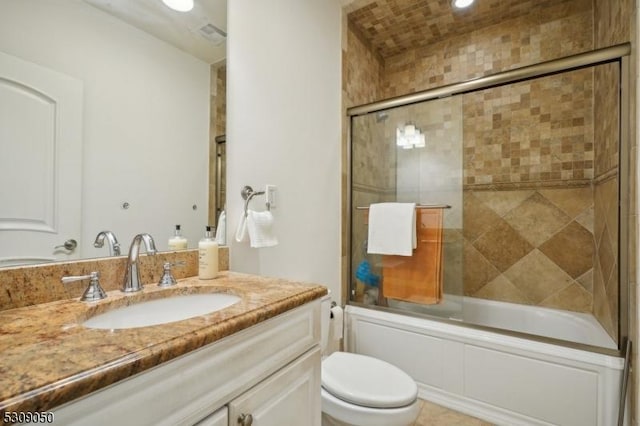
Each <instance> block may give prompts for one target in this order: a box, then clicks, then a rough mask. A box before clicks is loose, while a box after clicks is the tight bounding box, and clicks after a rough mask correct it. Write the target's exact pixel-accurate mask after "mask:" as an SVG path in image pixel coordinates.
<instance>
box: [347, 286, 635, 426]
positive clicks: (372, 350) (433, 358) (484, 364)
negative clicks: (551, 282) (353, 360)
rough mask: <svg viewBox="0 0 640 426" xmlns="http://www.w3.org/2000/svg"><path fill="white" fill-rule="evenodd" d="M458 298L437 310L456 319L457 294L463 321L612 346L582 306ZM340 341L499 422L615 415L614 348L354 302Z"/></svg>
mask: <svg viewBox="0 0 640 426" xmlns="http://www.w3.org/2000/svg"><path fill="white" fill-rule="evenodd" d="M462 299H463V298H458V299H457V300H456V299H455V298H450V299H449V300H450V302H449V304H448V305H447V304H444V305H442V306H439V307H438V309H440V312H439V314H438V315H441V316H445V317H446V316H447V315H448V313H449V312H450V313H452V315H453V316H452V318H454V319H460V318H456V315H459V313H460V311H459V308H460V305H459V303H462V304H463V305H462V306H463V311H462V312H463V313H462V319H464V321H468V322H470V323H475V324H478V325H483V326H487V327H496V328H507V329H511V330H514V331H518V332H523V333H530V334H540V332H541V331H542V332H544V333H543V335H546V336H547V337H551V338H556V339H563V340H571V341H574V342H578V343H583V344H587V345H594V346H600V347H605V348H610V349H615V348H616V345H615V343H614V342H613V341H612V340H611V338H610V337H609V336H608V335H607V334H606V332H605V331H604V330H603V329H602V327H601V326H600V325H599V324H598V323H597V321H595V320H593V318H591V316H590V315H586V314H573V313H568V312H564V311H557V310H553V309H545V308H534V307H528V306H522V305H514V304H511V303H503V302H494V301H487V300H480V299H475V298H464V301H462ZM456 303H457V304H458V305H456ZM414 306H415V305H414ZM396 308H405V307H404V306H402V302H400V304H399V305H396ZM550 331H551V332H550ZM345 349H346V350H347V351H349V352H355V353H361V354H365V355H370V356H374V357H377V358H380V359H383V360H385V361H388V362H390V363H392V364H394V365H397V366H398V367H400V368H402V369H403V370H405V371H406V372H407V373H408V374H409V375H411V376H412V377H413V379H414V380H415V381H416V382H417V383H418V388H419V395H420V397H421V398H423V399H427V400H430V401H433V402H435V403H437V404H441V405H444V406H446V407H449V408H452V409H454V410H457V411H460V412H463V413H467V414H470V415H473V416H476V417H480V418H482V419H485V420H487V421H490V422H493V423H496V424H499V425H507V426H515V425H567V426H591V425H593V426H611V425H615V424H617V418H618V406H619V394H620V384H621V377H622V371H623V368H624V359H622V358H619V357H616V356H612V355H606V354H602V353H597V352H592V351H587V350H582V349H575V348H571V347H568V346H563V345H555V344H552V343H548V342H540V341H536V340H530V339H527V338H525V337H521V336H516V335H512V334H505V333H499V332H492V331H488V330H485V329H478V328H471V327H467V326H465V325H463V324H460V325H458V324H455V323H452V322H450V321H449V322H443V321H438V320H432V319H428V318H424V317H417V316H409V315H402V314H398V313H394V312H390V311H387V310H380V309H369V308H366V307H364V306H355V305H347V307H346V308H345Z"/></svg>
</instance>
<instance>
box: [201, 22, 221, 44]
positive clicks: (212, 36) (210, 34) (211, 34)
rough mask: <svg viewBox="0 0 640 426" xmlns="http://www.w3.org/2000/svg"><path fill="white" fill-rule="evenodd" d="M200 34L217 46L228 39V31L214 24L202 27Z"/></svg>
mask: <svg viewBox="0 0 640 426" xmlns="http://www.w3.org/2000/svg"><path fill="white" fill-rule="evenodd" d="M200 34H201V35H202V36H203V37H204V38H206V39H207V40H209V41H210V42H211V43H213V44H214V45H216V46H219V45H221V44H222V43H224V42H225V40H226V39H227V33H225V32H224V31H222V30H221V29H220V28H218V27H216V26H215V25H213V24H207V25H205V26H203V27H200Z"/></svg>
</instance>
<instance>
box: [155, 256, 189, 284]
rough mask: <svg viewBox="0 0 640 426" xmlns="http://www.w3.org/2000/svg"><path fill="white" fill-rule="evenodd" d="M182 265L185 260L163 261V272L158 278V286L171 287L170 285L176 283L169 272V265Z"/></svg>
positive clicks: (184, 263)
mask: <svg viewBox="0 0 640 426" xmlns="http://www.w3.org/2000/svg"><path fill="white" fill-rule="evenodd" d="M184 265H186V262H185V261H183V260H181V261H179V262H173V263H171V262H165V263H164V265H162V269H163V273H162V278H160V282H159V283H158V287H171V286H172V285H176V284H177V283H178V282H177V281H176V279H175V278H174V277H173V275H172V274H171V267H172V266H184Z"/></svg>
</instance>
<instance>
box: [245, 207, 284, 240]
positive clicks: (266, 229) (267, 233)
mask: <svg viewBox="0 0 640 426" xmlns="http://www.w3.org/2000/svg"><path fill="white" fill-rule="evenodd" d="M247 230H248V231H249V240H251V247H253V248H260V247H273V246H275V245H277V244H278V239H277V238H276V236H275V235H274V233H273V215H272V214H271V212H270V211H263V212H256V211H253V210H249V211H248V214H247Z"/></svg>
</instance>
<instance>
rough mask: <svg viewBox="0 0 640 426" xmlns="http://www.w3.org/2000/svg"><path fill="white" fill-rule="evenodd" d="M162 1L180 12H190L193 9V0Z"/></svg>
mask: <svg viewBox="0 0 640 426" xmlns="http://www.w3.org/2000/svg"><path fill="white" fill-rule="evenodd" d="M162 2H163V3H164V4H166V5H167V6H169V7H170V8H171V9H173V10H177V11H178V12H188V11H190V10H191V9H193V0H162Z"/></svg>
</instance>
